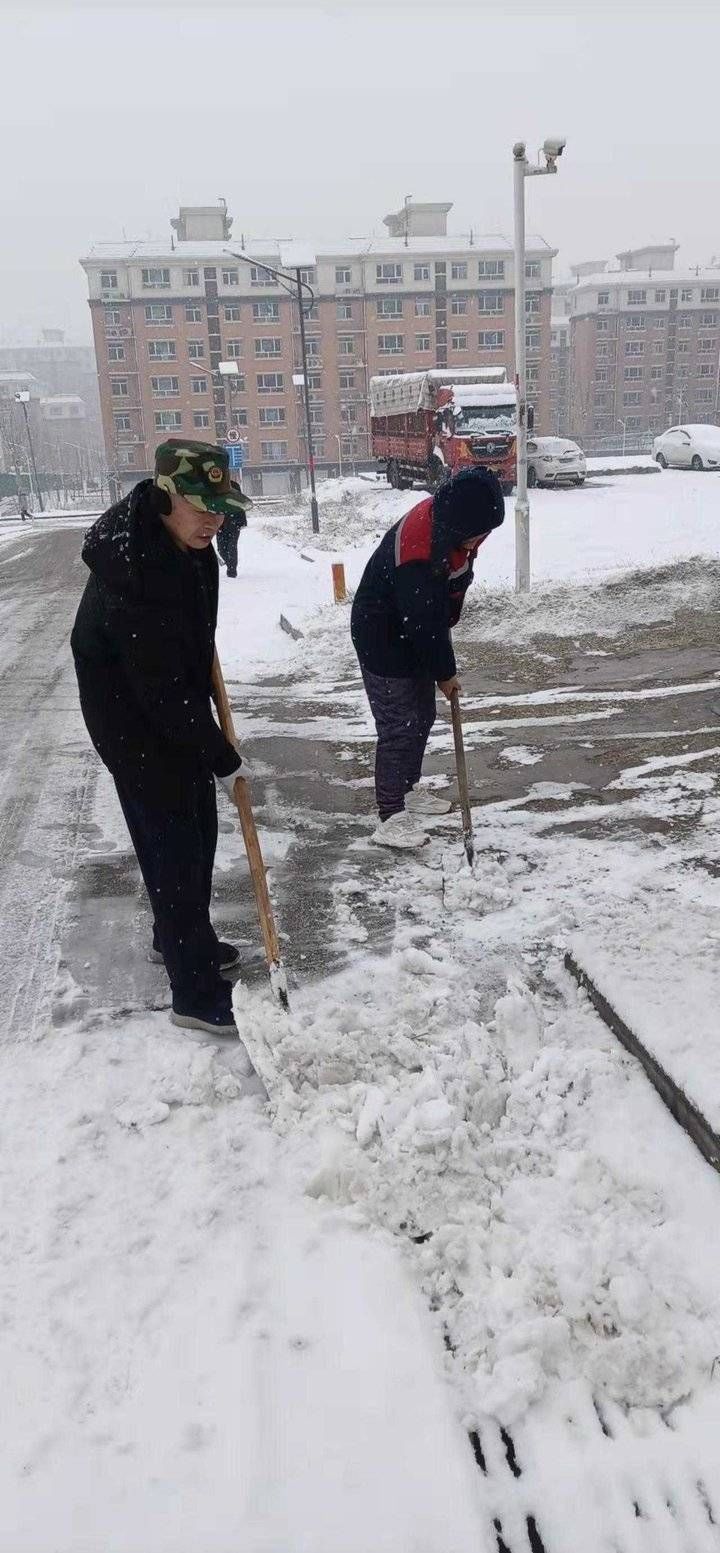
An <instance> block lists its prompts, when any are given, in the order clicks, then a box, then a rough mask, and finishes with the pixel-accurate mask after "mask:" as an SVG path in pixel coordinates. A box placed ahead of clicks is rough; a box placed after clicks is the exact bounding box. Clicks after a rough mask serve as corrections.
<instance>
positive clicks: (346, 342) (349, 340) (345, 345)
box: [338, 334, 355, 356]
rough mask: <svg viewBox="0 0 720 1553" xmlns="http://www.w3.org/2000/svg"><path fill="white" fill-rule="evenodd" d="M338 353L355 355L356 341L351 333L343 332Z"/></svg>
mask: <svg viewBox="0 0 720 1553" xmlns="http://www.w3.org/2000/svg"><path fill="white" fill-rule="evenodd" d="M338 354H339V355H340V356H354V355H355V341H354V339H353V337H352V335H351V334H345V335H343V334H341V335H340V338H339V340H338Z"/></svg>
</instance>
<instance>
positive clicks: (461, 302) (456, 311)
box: [450, 297, 468, 318]
mask: <svg viewBox="0 0 720 1553" xmlns="http://www.w3.org/2000/svg"><path fill="white" fill-rule="evenodd" d="M467 310H468V299H467V297H453V298H452V299H451V302H450V312H451V313H452V315H453V317H454V318H459V317H461V315H462V314H463V313H466V312H467Z"/></svg>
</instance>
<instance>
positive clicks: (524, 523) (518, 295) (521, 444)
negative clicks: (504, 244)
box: [513, 140, 564, 593]
mask: <svg viewBox="0 0 720 1553" xmlns="http://www.w3.org/2000/svg"><path fill="white" fill-rule="evenodd" d="M563 148H564V142H563V143H561V142H557V141H556V142H548V141H546V142H545V147H544V156H545V161H546V166H545V167H541V166H539V165H535V164H531V163H530V162H528V159H527V156H526V154H525V142H524V141H523V140H518V141H517V142H516V144H515V145H514V146H513V194H514V206H515V382H516V385H517V480H516V483H515V590H516V592H517V593H527V592H528V591H529V589H530V503H529V501H528V485H527V438H528V425H527V370H526V339H525V329H526V322H527V320H526V318H525V179H526V178H536V177H540V176H542V175H543V174H545V173H556V172H557V158H558V156H560V155H561V153H562V150H563Z"/></svg>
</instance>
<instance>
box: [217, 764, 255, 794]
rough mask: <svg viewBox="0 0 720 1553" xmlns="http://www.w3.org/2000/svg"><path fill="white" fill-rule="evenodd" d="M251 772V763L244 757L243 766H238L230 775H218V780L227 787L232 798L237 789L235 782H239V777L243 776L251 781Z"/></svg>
mask: <svg viewBox="0 0 720 1553" xmlns="http://www.w3.org/2000/svg"><path fill="white" fill-rule="evenodd" d="M250 774H251V773H250V766H249V763H248V761H247V760H245V758H244V757H243V762H242V765H241V766H237V767H236V769H235V770H234V771H231V772H230V775H229V776H223V777H218V779H217V780H218V782H220V783H221V784H222V786H223V787H224V788H225V792H226V793H227V795H228V798H232V797H233V794H234V791H235V783H236V782H237V779H238V777H242V778H243V779H244V781H246V782H249V781H250Z"/></svg>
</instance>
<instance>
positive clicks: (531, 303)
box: [525, 296, 540, 313]
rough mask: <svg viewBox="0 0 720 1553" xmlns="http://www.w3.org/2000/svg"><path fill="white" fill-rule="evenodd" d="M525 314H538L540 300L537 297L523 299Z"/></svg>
mask: <svg viewBox="0 0 720 1553" xmlns="http://www.w3.org/2000/svg"><path fill="white" fill-rule="evenodd" d="M525 312H526V313H539V312H540V298H539V297H538V296H531V297H526V298H525Z"/></svg>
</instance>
